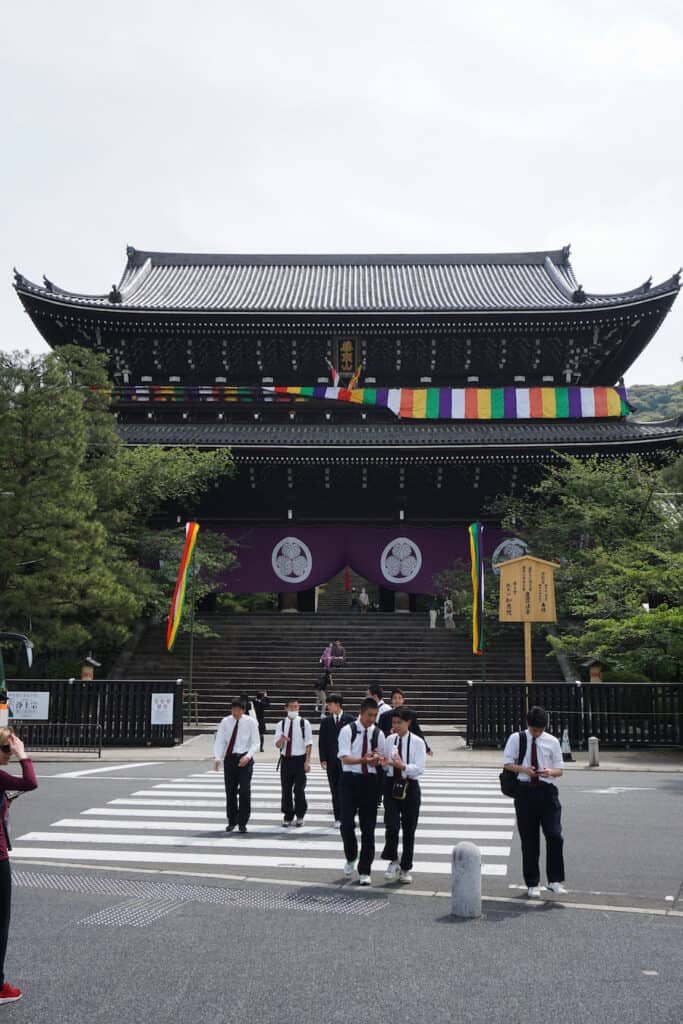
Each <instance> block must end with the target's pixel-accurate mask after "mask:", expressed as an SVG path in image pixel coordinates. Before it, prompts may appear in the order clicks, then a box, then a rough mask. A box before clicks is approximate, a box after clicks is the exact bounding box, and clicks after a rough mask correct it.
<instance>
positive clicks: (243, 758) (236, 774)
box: [213, 697, 260, 834]
mask: <svg viewBox="0 0 683 1024" xmlns="http://www.w3.org/2000/svg"><path fill="white" fill-rule="evenodd" d="M259 746H260V736H259V731H258V725H257V723H256V722H255V721H254V719H253V718H251V717H250V716H249V715H247V714H245V708H244V702H243V701H242V699H241V698H240V697H235V699H234V700H233V702H232V706H231V711H230V714H229V715H228V716H227V717H226V718H224V719H223V721H222V722H221V723H220V725H219V726H218V730H217V732H216V742H215V743H214V747H213V759H214V770H215V771H218V769H219V768H220V766H221V762H222V764H223V775H224V778H225V809H226V816H227V819H228V824H227V826H226V829H225V831H226V832H234V831H235V828H236V827H237V828H238V829H239V831H240V832H241V833H242V834H244V833H246V831H247V824H248V822H249V818H250V817H251V776H252V774H253V772H254V754H255V753H256V751H257V750H258V749H259Z"/></svg>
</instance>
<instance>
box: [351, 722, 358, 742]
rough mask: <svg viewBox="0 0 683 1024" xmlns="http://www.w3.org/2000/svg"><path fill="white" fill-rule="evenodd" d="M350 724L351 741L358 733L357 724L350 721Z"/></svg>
mask: <svg viewBox="0 0 683 1024" xmlns="http://www.w3.org/2000/svg"><path fill="white" fill-rule="evenodd" d="M350 725H351V742H352V743H353V741H354V740H355V738H356V736H357V735H358V726H357V725H356V723H355V722H351V723H350Z"/></svg>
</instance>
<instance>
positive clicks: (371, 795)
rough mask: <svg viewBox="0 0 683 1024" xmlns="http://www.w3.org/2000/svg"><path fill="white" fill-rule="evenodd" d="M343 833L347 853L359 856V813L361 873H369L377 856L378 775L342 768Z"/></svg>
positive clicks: (349, 855)
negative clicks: (357, 832)
mask: <svg viewBox="0 0 683 1024" xmlns="http://www.w3.org/2000/svg"><path fill="white" fill-rule="evenodd" d="M339 804H340V809H341V836H342V842H343V843H344V855H345V856H346V859H347V861H349V862H351V861H354V860H355V859H356V857H358V840H357V838H356V815H358V822H359V824H360V836H361V845H360V858H359V860H358V874H359V875H369V874H370V869H371V867H372V862H373V860H374V859H375V826H376V824H377V776H376V775H374V774H373V773H370V772H368V774H367V775H363V774H361V773H358V774H357V773H356V772H342V777H341V779H340V782H339Z"/></svg>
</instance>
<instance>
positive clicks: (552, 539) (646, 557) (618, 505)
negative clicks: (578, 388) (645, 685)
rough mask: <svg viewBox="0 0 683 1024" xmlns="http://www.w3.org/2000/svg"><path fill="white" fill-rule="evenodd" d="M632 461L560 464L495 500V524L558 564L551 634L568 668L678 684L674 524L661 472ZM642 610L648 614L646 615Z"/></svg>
mask: <svg viewBox="0 0 683 1024" xmlns="http://www.w3.org/2000/svg"><path fill="white" fill-rule="evenodd" d="M672 472H675V471H674V470H673V469H672V468H668V469H667V470H664V471H663V470H661V469H658V468H657V467H655V466H653V465H652V464H651V463H649V462H647V461H645V460H643V459H641V458H639V457H637V456H635V455H634V456H630V457H628V458H624V459H620V460H618V461H616V460H614V461H613V460H610V461H609V462H608V461H605V460H601V459H598V458H593V459H588V460H582V459H577V458H570V457H562V458H559V459H558V461H557V463H556V464H554V465H552V466H550V467H548V468H547V470H546V473H545V475H544V478H543V480H542V481H541V482H540V483H539V484H538V486H536V487H535V488H532V489H531V491H530V492H529V493H528V494H527V495H526V496H525V497H524V498H522V499H518V500H511V499H505V500H504V501H502V500H501V501H499V503H498V509H499V511H500V512H501V514H502V519H503V526H504V527H505V528H506V529H508V530H511V531H513V532H515V533H516V534H518V535H519V536H521V537H523V538H524V539H525V540H526V541H527V542H528V544H529V547H530V550H531V553H532V554H536V555H538V556H539V557H542V558H548V559H550V560H552V561H556V562H559V563H560V568H559V569H558V571H557V574H556V582H557V601H558V616H559V619H560V631H559V632H560V636H559V637H558V638H556V637H552V636H551V637H549V640H550V642H551V643H552V644H553V645H554V646H555V647H556V648H558V649H561V650H563V651H565V652H566V653H567V654H569V655H570V656H571V657H572V658H573V659H575V660H576V661H580V660H582V659H583V658H585V657H588V656H596V657H599V658H600V659H601V660H603V661H605V662H606V663H607V664H608V665H609V666H612V667H614V668H615V669H616V670H618V671H619V672H620V673H622V674H626V675H628V673H629V672H631V673H637V674H639V675H641V674H645V675H647V676H649V677H650V678H657V679H671V678H678V676H679V674H680V665H681V635H682V634H683V613H681V610H680V600H681V586H682V583H681V581H683V555H681V549H680V543H679V540H680V536H679V535H680V523H679V521H678V517H677V514H676V512H675V509H674V508H672V504H671V500H670V497H668V496H667V487H668V486H669V484H668V483H667V479H668V478H667V477H666V474H667V473H668V474H671V473H672ZM646 607H649V608H650V609H651V610H650V612H648V611H646Z"/></svg>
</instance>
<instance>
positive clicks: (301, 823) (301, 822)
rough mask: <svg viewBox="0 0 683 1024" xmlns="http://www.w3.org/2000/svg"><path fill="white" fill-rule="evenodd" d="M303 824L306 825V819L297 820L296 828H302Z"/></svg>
mask: <svg viewBox="0 0 683 1024" xmlns="http://www.w3.org/2000/svg"><path fill="white" fill-rule="evenodd" d="M303 823H304V819H303V818H297V819H296V827H297V828H301V826H302V825H303Z"/></svg>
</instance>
